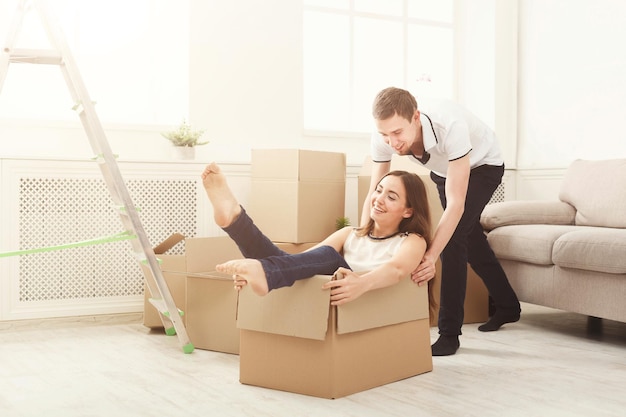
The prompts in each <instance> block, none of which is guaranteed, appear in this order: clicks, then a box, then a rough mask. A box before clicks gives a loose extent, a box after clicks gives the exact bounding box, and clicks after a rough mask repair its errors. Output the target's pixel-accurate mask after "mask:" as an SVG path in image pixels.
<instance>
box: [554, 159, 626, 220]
mask: <svg viewBox="0 0 626 417" xmlns="http://www.w3.org/2000/svg"><path fill="white" fill-rule="evenodd" d="M559 199H560V200H561V201H564V202H566V203H569V204H571V205H572V206H574V207H575V208H576V224H577V225H581V226H602V227H622V228H626V216H625V215H624V213H626V159H609V160H601V161H587V160H581V159H579V160H576V161H574V162H573V163H572V164H571V165H570V166H569V168H568V169H567V172H566V173H565V178H564V179H563V184H562V186H561V190H560V192H559Z"/></svg>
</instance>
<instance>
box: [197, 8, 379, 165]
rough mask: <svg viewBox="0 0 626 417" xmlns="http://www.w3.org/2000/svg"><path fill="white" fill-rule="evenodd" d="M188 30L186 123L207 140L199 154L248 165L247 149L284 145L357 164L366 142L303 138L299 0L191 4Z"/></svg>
mask: <svg viewBox="0 0 626 417" xmlns="http://www.w3.org/2000/svg"><path fill="white" fill-rule="evenodd" d="M191 25H192V32H191V45H192V46H191V90H192V91H191V103H190V108H191V120H192V122H194V123H196V124H200V125H202V126H207V127H208V130H209V134H208V139H210V140H211V144H210V145H208V146H206V147H204V148H203V149H201V150H200V152H201V154H202V155H205V156H206V158H209V159H218V160H226V161H249V159H250V149H251V148H271V147H288V148H303V149H314V150H328V151H336V152H345V153H346V154H347V157H348V162H349V163H356V164H360V163H361V162H362V161H363V158H364V157H365V155H367V154H368V153H369V141H368V138H366V137H363V138H336V137H306V136H305V135H304V133H303V129H302V120H303V114H302V101H303V92H302V77H301V74H302V6H301V2H300V1H294V0H268V1H263V2H260V1H255V0H240V1H236V2H226V1H221V2H216V1H211V2H204V1H194V2H193V3H192V18H191ZM329 99H331V98H329Z"/></svg>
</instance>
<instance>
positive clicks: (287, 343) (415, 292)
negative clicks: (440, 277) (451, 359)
mask: <svg viewBox="0 0 626 417" xmlns="http://www.w3.org/2000/svg"><path fill="white" fill-rule="evenodd" d="M329 279H331V277H330V276H325V275H317V276H314V277H311V278H309V279H304V280H299V281H297V282H296V283H295V284H294V285H293V286H292V287H286V288H281V289H278V290H275V291H272V292H270V293H269V294H268V295H267V296H265V297H258V296H256V295H255V294H254V293H253V292H252V291H250V290H249V288H244V289H243V290H242V291H241V292H240V294H239V307H238V320H237V325H238V327H239V328H240V329H241V344H240V368H239V380H240V382H241V383H243V384H249V385H256V386H260V387H266V388H272V389H277V390H283V391H290V392H295V393H300V394H305V395H311V396H316V397H322V398H339V397H343V396H346V395H350V394H353V393H356V392H359V391H363V390H367V389H370V388H374V387H376V386H380V385H384V384H387V383H390V382H394V381H398V380H401V379H404V378H409V377H412V376H415V375H419V374H422V373H424V372H429V371H432V356H431V348H430V326H429V321H428V294H427V290H426V287H418V286H417V285H415V284H413V283H412V282H411V281H410V280H409V279H404V280H402V281H401V282H400V283H399V284H397V285H394V286H392V287H387V288H383V289H380V290H374V291H371V292H368V293H366V294H364V295H363V296H361V297H359V298H358V299H357V300H355V301H353V302H350V303H348V304H345V305H343V306H339V307H333V306H331V305H330V291H324V290H321V286H322V285H323V283H324V282H327V281H328V280H329Z"/></svg>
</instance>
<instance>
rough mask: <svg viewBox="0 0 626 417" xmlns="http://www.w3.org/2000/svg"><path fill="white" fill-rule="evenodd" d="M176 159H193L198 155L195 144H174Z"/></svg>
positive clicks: (173, 150) (173, 152)
mask: <svg viewBox="0 0 626 417" xmlns="http://www.w3.org/2000/svg"><path fill="white" fill-rule="evenodd" d="M172 156H173V157H174V159H182V160H192V159H194V158H195V157H196V148H195V147H193V146H172Z"/></svg>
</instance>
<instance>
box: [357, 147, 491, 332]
mask: <svg viewBox="0 0 626 417" xmlns="http://www.w3.org/2000/svg"><path fill="white" fill-rule="evenodd" d="M391 169H392V170H394V169H398V170H404V171H409V172H415V173H416V174H417V175H418V176H419V177H420V179H421V180H422V181H423V182H424V184H425V185H426V192H427V195H428V205H429V208H430V220H431V224H432V225H433V232H434V228H435V227H436V226H437V224H438V223H439V219H440V218H441V215H442V214H443V208H442V207H441V203H440V201H439V193H438V191H437V187H436V185H435V183H434V182H433V181H432V180H431V179H430V171H429V170H428V169H426V168H424V167H423V166H420V165H418V164H415V163H413V162H411V161H410V160H409V159H408V158H406V157H402V156H399V155H394V156H393V158H392V160H391ZM371 171H372V158H370V157H366V158H365V161H364V162H363V166H362V168H361V172H360V173H359V176H358V205H357V207H358V208H359V216H360V215H361V209H362V207H363V203H364V201H365V197H366V196H367V192H368V191H369V185H370V178H371ZM359 221H360V217H359ZM431 285H433V286H434V287H433V296H434V299H435V300H439V295H440V291H441V263H440V261H437V272H436V274H435V278H433V280H432V283H431ZM464 308H465V316H464V320H463V322H464V323H466V324H467V323H482V322H485V321H487V320H488V319H489V292H488V291H487V288H486V287H485V284H484V283H483V281H482V280H481V279H480V277H479V276H478V275H477V274H476V272H474V270H473V269H472V268H471V267H470V266H469V265H468V266H467V290H466V292H465V304H464ZM434 313H435V314H434V315H433V317H431V326H436V325H437V317H438V313H439V306H435V308H434Z"/></svg>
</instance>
